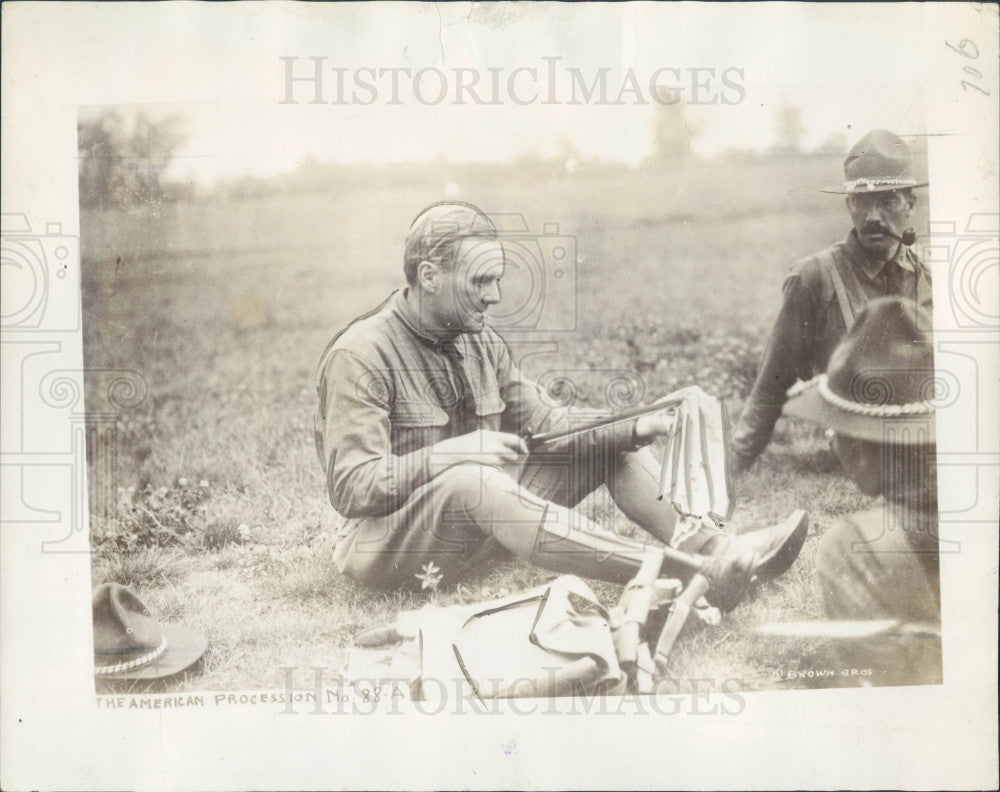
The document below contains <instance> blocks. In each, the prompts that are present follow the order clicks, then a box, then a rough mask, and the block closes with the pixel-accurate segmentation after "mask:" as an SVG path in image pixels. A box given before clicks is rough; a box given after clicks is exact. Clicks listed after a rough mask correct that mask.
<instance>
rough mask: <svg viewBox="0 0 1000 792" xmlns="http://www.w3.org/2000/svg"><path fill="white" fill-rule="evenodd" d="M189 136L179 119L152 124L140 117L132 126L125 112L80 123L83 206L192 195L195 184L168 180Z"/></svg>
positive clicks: (151, 201)
mask: <svg viewBox="0 0 1000 792" xmlns="http://www.w3.org/2000/svg"><path fill="white" fill-rule="evenodd" d="M185 137H186V136H185V134H184V131H183V123H182V121H181V119H179V118H177V117H171V118H165V119H157V120H153V119H151V118H149V117H148V116H147V115H145V114H144V113H139V114H138V115H137V116H136V117H135V120H134V122H133V123H132V124H127V123H126V120H125V118H124V117H123V116H122V114H121V113H119V112H117V111H115V110H108V111H106V112H104V113H101V114H100V115H99V116H97V117H96V118H93V119H89V120H86V121H80V122H79V123H78V124H77V151H78V156H79V163H80V166H79V171H80V205H81V206H90V207H96V208H104V207H126V206H135V205H139V204H156V203H169V202H172V201H176V200H180V199H182V198H187V197H191V195H193V193H194V189H193V187H192V186H191V185H188V184H183V183H179V182H175V181H169V180H167V179H165V178H164V172H165V171H166V169H167V166H168V165H170V163H171V162H172V161H173V159H174V156H175V155H176V153H177V150H178V149H179V148H180V146H181V145H182V144H183V143H184V140H185Z"/></svg>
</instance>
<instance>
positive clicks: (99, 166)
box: [77, 101, 847, 208]
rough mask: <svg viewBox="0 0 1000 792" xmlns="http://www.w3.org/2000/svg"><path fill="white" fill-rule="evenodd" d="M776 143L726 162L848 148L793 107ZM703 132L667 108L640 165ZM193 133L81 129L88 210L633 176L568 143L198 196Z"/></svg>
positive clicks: (283, 179)
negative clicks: (185, 165) (175, 170)
mask: <svg viewBox="0 0 1000 792" xmlns="http://www.w3.org/2000/svg"><path fill="white" fill-rule="evenodd" d="M774 122H775V142H774V144H773V145H772V146H771V147H770V148H769V149H767V150H766V151H763V152H753V151H747V150H738V151H737V150H734V151H731V152H727V153H725V154H724V155H723V159H727V160H737V161H739V160H744V161H745V160H751V159H759V158H761V157H768V158H771V157H798V156H812V155H818V156H830V155H833V156H840V155H842V154H843V152H844V151H845V150H846V144H847V136H846V134H845V133H843V132H836V133H834V134H832V135H831V136H830V137H829V138H828V139H827V140H826V141H825V142H824V143H823V144H822V145H821V146H820V147H819V148H817V149H815V150H813V151H805V150H804V148H803V138H804V137H805V134H806V127H805V124H804V123H803V121H802V112H801V109H800V108H798V107H797V106H795V105H794V104H791V103H790V102H787V101H786V102H784V103H783V104H781V105H779V106H778V107H777V108H776V109H775V112H774ZM702 131H703V130H702V128H701V127H700V126H699V125H698V124H697V123H694V122H692V120H691V119H690V118H689V117H688V115H687V112H686V108H685V105H683V104H680V103H678V104H672V105H668V104H659V105H657V106H656V111H655V115H654V116H653V119H652V135H653V149H654V150H653V153H652V154H650V156H648V157H647V158H646V159H645V160H644V161H643V162H642V163H641V164H640V166H639V169H640V170H646V171H657V170H670V169H676V168H678V167H684V166H685V165H687V164H689V163H690V162H692V161H694V160H696V159H697V157H696V155H695V154H694V145H693V144H694V142H695V141H696V140H697V138H698V136H699V135H700V134H701V132H702ZM185 139H186V135H185V132H184V128H183V121H182V120H181V119H180V118H178V117H176V116H174V117H168V118H163V119H155V120H154V119H152V118H150V117H149V116H147V115H146V114H144V113H139V114H137V115H136V116H135V117H134V119H133V120H132V121H131V123H129V122H128V121H127V120H126V118H125V117H124V116H123V115H122V114H121V113H120V112H118V111H116V110H107V111H105V112H103V113H101V114H99V115H97V116H96V117H94V118H90V119H87V120H82V121H80V122H79V123H78V125H77V140H78V151H79V163H80V165H79V178H80V205H81V206H86V207H93V208H121V207H130V206H148V205H154V206H155V205H161V204H164V203H171V202H174V201H178V200H182V199H192V198H196V197H208V198H210V197H218V198H223V199H230V200H240V199H245V198H252V197H255V196H260V195H266V194H270V193H295V192H316V191H322V190H324V189H330V187H331V185H336V186H337V187H339V188H348V187H351V186H359V185H371V184H378V185H380V186H385V187H392V186H396V185H404V184H413V183H419V182H425V181H427V180H428V179H431V180H434V181H441V180H443V181H445V182H448V181H452V180H458V179H461V180H464V181H473V182H474V181H487V180H497V179H505V178H509V177H510V175H511V174H512V173H516V174H518V176H519V177H520V178H523V177H525V176H528V177H531V178H536V179H537V178H541V179H546V178H564V177H566V176H573V175H577V174H580V175H583V174H586V175H591V176H594V175H602V174H607V175H613V174H620V173H622V172H623V171H629V170H632V169H631V168H629V167H628V166H627V165H624V164H622V163H616V162H608V161H603V160H601V159H599V158H597V157H591V158H585V157H583V156H582V155H581V154H580V153H579V152H578V151H577V150H576V148H575V147H574V145H573V143H572V142H571V141H568V140H563V141H561V143H560V144H559V151H558V153H557V154H556V155H555V156H552V157H541V156H539V155H538V154H537V153H536V152H530V151H529V152H527V153H525V154H523V155H521V156H520V157H519V158H517V159H516V160H515V161H514V162H513V163H509V162H503V163H494V162H471V163H454V162H448V161H446V160H444V159H439V160H438V161H437V162H429V163H398V164H393V165H392V166H379V165H372V164H369V163H356V164H349V165H344V164H333V163H324V162H320V161H318V160H316V159H314V158H312V157H307V158H306V159H305V161H303V163H302V164H301V165H300V166H299V168H298V169H296V170H295V171H292V172H291V173H287V174H283V175H280V176H271V177H260V176H252V175H248V176H242V177H236V178H232V179H226V180H223V181H221V182H219V183H218V184H216V185H215V187H214V188H212V189H211V190H207V191H206V190H204V189H203V190H198V189H197V188H196V187H195V185H194V184H191V183H187V182H180V181H176V180H171V179H170V178H168V177H167V176H165V174H166V172H167V169H168V166H169V165H170V164H171V162H173V160H174V158H175V157H176V156H177V152H178V150H179V149H180V147H181V145H182V144H183V143H184V141H185Z"/></svg>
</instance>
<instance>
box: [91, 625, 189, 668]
mask: <svg viewBox="0 0 1000 792" xmlns="http://www.w3.org/2000/svg"><path fill="white" fill-rule="evenodd" d="M160 629H161V631H162V632H163V637H164V638H166V639H167V651H165V652H164V653H163V654H162V655H160V656H159V657H158V658H156V660H154V661H153V662H152V663H150V664H149V665H144V666H140V667H139V668H133V669H130V670H128V671H122V672H121V673H118V674H100V675H97V677H96V678H97V679H114V680H120V679H163V678H164V677H169V676H173V675H174V674H179V673H181V672H182V671H186V670H187V669H188V668H190V667H191V666H193V665H194V664H195V663H197V662H198V661H199V660H200V659H201V657H202V655H204V654H205V651H206V650H207V649H208V639H207V638H206V637H205V636H204V635H202V634H201V633H199V632H198V631H197V630H195V629H193V628H191V627H186V626H184V625H182V624H163V625H160Z"/></svg>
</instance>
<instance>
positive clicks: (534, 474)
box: [316, 203, 808, 608]
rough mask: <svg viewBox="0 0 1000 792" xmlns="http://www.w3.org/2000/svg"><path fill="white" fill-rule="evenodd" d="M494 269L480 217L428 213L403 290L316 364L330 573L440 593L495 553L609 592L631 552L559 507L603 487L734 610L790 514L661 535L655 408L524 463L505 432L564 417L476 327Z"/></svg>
mask: <svg viewBox="0 0 1000 792" xmlns="http://www.w3.org/2000/svg"><path fill="white" fill-rule="evenodd" d="M504 268H505V261H504V252H503V248H502V246H501V244H500V241H499V236H498V233H497V231H496V228H495V227H494V225H493V223H492V222H491V221H490V220H489V218H487V217H486V215H484V214H483V213H482V212H481V211H480V210H479V209H477V208H476V207H474V206H471V205H469V204H463V203H442V204H435V205H432V206H430V207H428V208H427V209H425V210H424V211H422V212H421V213H420V214H419V215H418V216H417V218H416V219H415V220H414V222H413V224H412V225H411V227H410V230H409V234H408V236H407V239H406V249H405V254H404V265H403V269H404V273H405V276H406V282H407V283H406V287H405V288H404V289H403V290H402V291H397V292H395V293H393V294H392V295H391V296H390V297H389V298H388V299H387V300H386V301H385V302H383V303H382V304H381V305H380V306H378V307H377V308H376V309H375V310H373V311H372V312H370V313H368V314H366V315H365V316H362V317H360V318H359V319H356V320H355V321H354V322H353V323H351V324H350V325H349V326H348V327H347V328H346V329H345V330H343V331H342V332H341V333H340V334H338V335H337V336H336V337H335V338H334V339H333V341H331V343H330V344H329V346H328V347H327V349H326V352H325V353H324V354H323V357H322V360H321V362H320V365H319V372H318V382H317V385H318V391H319V410H318V415H317V417H316V441H317V449H318V451H319V455H320V461H321V462H322V464H323V467H324V470H325V472H326V481H327V489H328V491H329V496H330V502H331V503H332V504H333V507H334V509H336V510H337V512H339V513H340V514H341V515H342V516H343V517H344V518H345V523H344V527H343V529H342V531H341V533H340V536H339V537H338V543H337V548H336V550H335V558H336V562H337V564H338V566H339V568H340V569H341V570H342V571H343V572H344V573H345V574H347V575H348V576H350V577H352V578H354V579H356V580H358V581H360V582H363V583H367V584H371V585H375V586H379V587H382V588H398V587H413V586H419V585H421V584H426V583H428V582H430V581H433V584H434V585H437V583H438V581H440V582H442V583H443V584H444V585H453V584H454V583H456V582H457V581H458V580H459V578H460V577H461V576H462V575H463V574H466V573H468V571H469V569H470V567H471V565H473V564H474V563H475V564H476V565H477V566H478V565H479V564H480V562H482V561H483V560H484V559H486V558H489V557H490V556H492V555H494V554H496V553H497V552H498V551H500V550H506V551H510V552H513V553H514V554H516V555H518V556H520V557H522V558H524V559H526V560H528V561H529V562H531V563H534V564H537V565H539V566H542V567H545V568H547V569H550V570H552V571H555V572H564V573H571V574H577V575H581V576H584V577H590V578H597V579H601V580H605V581H610V582H615V583H622V584H623V583H626V582H627V581H628V580H629V579H631V578H632V577H633V576H634V574H635V572H636V571H637V569H638V567H639V564H640V562H641V560H642V556H643V553H644V552H645V546H644V545H643V544H642V543H640V542H637V541H633V540H630V539H626V538H624V537H621V536H618V535H617V534H615V533H612V532H609V531H606V530H604V529H603V528H601V527H599V526H597V525H596V524H594V523H593V522H591V521H590V520H588V519H587V518H586V517H584V516H583V515H582V514H579V513H578V512H576V511H574V510H573V509H572V507H573V506H575V505H576V504H577V503H578V502H579V501H580V500H581V499H583V498H584V497H585V496H586V495H587V494H588V493H590V492H592V491H594V490H595V489H596V488H597V487H599V486H600V485H602V484H605V485H607V486H608V488H609V490H610V492H611V495H612V497H613V499H614V501H615V503H616V504H617V505H618V507H619V508H620V509H621V510H622V511H623V512H624V513H625V515H626V516H627V517H628V518H629V519H631V520H632V521H633V522H635V523H636V524H637V525H639V526H640V527H641V528H643V529H644V530H646V531H647V532H648V533H650V534H651V535H652V536H654V537H656V539H658V540H660V541H661V542H663V543H666V544H668V545H669V546H671V547H672V548H674V549H675V550H680V551H683V552H686V553H691V554H699V556H701V557H703V559H702V560H703V562H704V564H705V572H706V575H707V576H708V577H709V579H710V580H712V582H713V583H714V584H715V587H714V590H713V593H712V596H713V597H714V601H715V603H716V604H718V605H719V606H720V607H723V608H727V607H731V606H732V605H734V604H735V601H736V599H737V598H738V597H739V596H741V594H742V592H743V591H744V590H745V588H746V584H747V583H748V582H749V581H750V580H751V579H757V580H761V581H763V580H766V579H768V578H770V577H773V576H775V575H777V574H780V573H782V572H783V571H784V570H785V569H786V568H787V567H788V566H789V565H790V564H791V563H792V562H793V561H794V559H795V557H796V556H797V554H798V552H799V550H800V549H801V547H802V543H803V541H804V539H805V534H806V528H807V522H808V520H807V518H806V516H805V513H804V512H796V513H794V514H793V515H792V517H791V518H790V519H788V520H786V521H785V522H784V523H782V524H779V525H777V526H774V527H771V528H767V529H764V530H760V531H756V532H753V533H749V534H745V535H741V536H734V535H731V534H728V533H723V532H722V531H721V530H720V529H719V528H718V527H716V525H715V524H714V523H712V522H710V521H708V520H706V521H704V522H703V523H701V524H700V525H699V524H696V525H695V526H694V527H693V528H692V529H691V530H688V531H676V532H675V530H674V528H675V523H676V515H675V513H674V510H673V509H672V507H671V506H670V504H669V503H667V502H666V501H661V500H659V499H658V495H659V491H658V479H659V465H658V462H657V461H656V459H655V458H654V457H653V455H652V453H651V452H650V451H649V450H648V449H646V448H644V446H646V445H647V444H648V443H650V442H651V441H652V440H653V439H655V438H656V437H657V436H658V435H661V434H665V433H666V432H667V431H668V430H669V421H668V419H667V418H666V416H664V415H662V414H660V415H645V416H643V417H640V418H637V419H634V420H631V421H622V422H619V423H617V424H614V425H611V426H608V427H605V428H603V429H601V430H599V431H594V432H593V433H591V434H588V435H586V436H583V437H577V438H574V439H567V440H565V441H563V442H562V443H561V444H559V445H556V446H554V447H552V448H551V450H550V451H547V452H546V453H544V454H535V453H532V454H531V455H530V456H529V455H528V450H527V447H526V444H525V442H524V440H523V439H522V438H524V437H526V436H528V435H529V434H538V433H540V432H543V431H550V430H553V429H557V428H564V427H565V426H567V425H568V421H569V411H568V410H567V409H565V408H555V407H553V406H551V405H550V404H547V403H546V401H545V400H544V399H543V394H542V393H541V391H540V389H539V387H538V385H536V384H535V383H534V382H532V381H530V380H528V379H527V378H525V377H524V376H523V375H522V374H521V373H520V371H519V370H518V368H517V366H516V365H515V363H514V361H513V360H512V357H511V352H510V350H509V348H508V347H507V345H506V343H505V342H504V341H503V339H502V338H501V337H500V336H499V334H498V333H497V332H496V331H495V330H494V329H493V328H492V327H491V326H490V324H489V322H488V320H487V316H486V314H487V311H488V310H489V308H490V307H491V306H494V305H496V304H497V303H499V302H500V279H501V277H502V276H503V274H504ZM663 572H664V574H669V575H670V576H671V577H684V576H686V575H685V572H686V570H678V569H673V570H671V569H664V570H663ZM671 572H672V573H673V574H670V573H671ZM688 574H689V573H688Z"/></svg>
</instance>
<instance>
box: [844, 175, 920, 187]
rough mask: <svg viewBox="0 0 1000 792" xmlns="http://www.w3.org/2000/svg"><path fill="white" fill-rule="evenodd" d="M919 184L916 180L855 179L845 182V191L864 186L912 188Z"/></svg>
mask: <svg viewBox="0 0 1000 792" xmlns="http://www.w3.org/2000/svg"><path fill="white" fill-rule="evenodd" d="M916 183H917V180H916V179H866V178H860V179H854V180H853V181H845V182H844V189H845V190H850V189H852V188H854V187H860V186H862V185H864V186H867V187H878V186H880V185H883V184H894V185H896V186H898V187H912V186H913V185H915V184H916Z"/></svg>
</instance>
